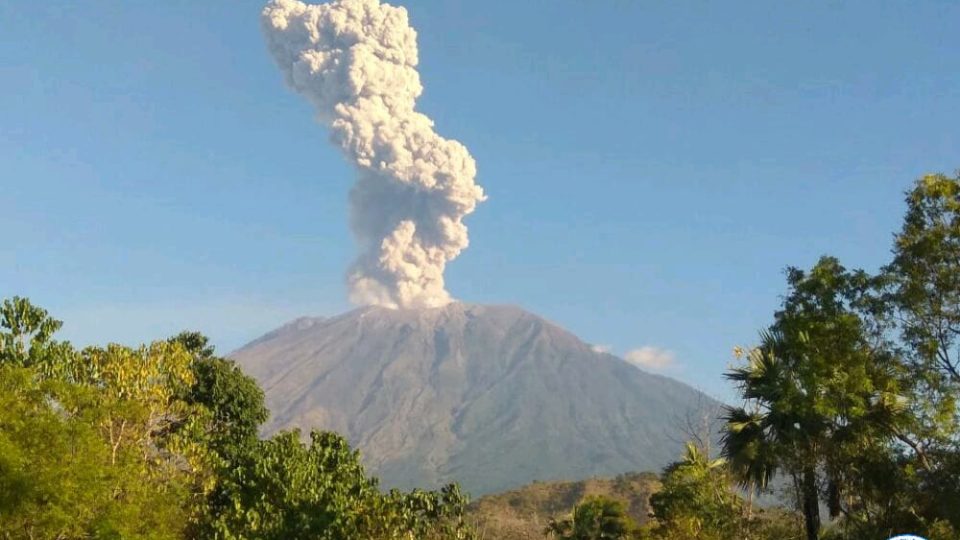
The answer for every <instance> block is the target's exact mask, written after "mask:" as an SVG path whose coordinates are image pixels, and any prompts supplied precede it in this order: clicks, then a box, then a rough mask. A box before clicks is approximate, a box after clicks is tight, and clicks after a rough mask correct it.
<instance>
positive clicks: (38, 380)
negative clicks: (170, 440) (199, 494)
mask: <svg viewBox="0 0 960 540" xmlns="http://www.w3.org/2000/svg"><path fill="white" fill-rule="evenodd" d="M112 414H114V412H113V411H112V410H111V406H110V405H109V404H107V403H106V402H105V401H104V400H103V396H102V395H101V393H100V391H99V389H97V388H94V387H88V386H82V385H77V384H71V383H67V382H64V381H58V380H51V379H46V380H45V379H43V378H42V377H40V376H39V374H38V373H37V371H36V370H35V369H34V368H23V367H17V366H10V365H4V366H0V537H3V538H59V539H64V540H73V539H77V540H79V539H81V538H145V539H174V538H179V537H181V534H182V532H183V528H184V525H185V523H186V522H187V519H188V517H189V515H188V511H187V508H186V505H185V504H184V503H185V501H186V500H187V497H188V489H187V484H186V482H184V481H183V475H180V474H161V471H159V470H156V469H153V468H150V467H146V466H145V465H147V463H146V462H144V459H143V457H142V455H141V454H140V452H139V449H137V448H134V447H132V446H124V447H122V448H119V449H117V448H114V447H113V446H112V445H110V444H109V442H108V441H106V440H105V439H104V437H103V434H102V432H101V429H100V426H101V425H103V422H104V421H105V419H106V418H108V417H110V416H111V415H112Z"/></svg>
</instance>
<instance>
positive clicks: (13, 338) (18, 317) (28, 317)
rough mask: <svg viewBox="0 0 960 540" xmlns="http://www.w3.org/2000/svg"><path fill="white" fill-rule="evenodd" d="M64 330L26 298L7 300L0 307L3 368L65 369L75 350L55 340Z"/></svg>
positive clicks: (0, 359)
mask: <svg viewBox="0 0 960 540" xmlns="http://www.w3.org/2000/svg"><path fill="white" fill-rule="evenodd" d="M61 326H63V323H62V322H61V321H58V320H57V319H54V318H53V317H51V316H50V314H49V313H47V311H46V310H45V309H43V308H40V307H38V306H34V305H33V304H31V303H30V301H29V300H28V299H26V298H21V297H19V296H14V297H13V298H8V299H5V300H4V301H3V304H2V306H0V328H2V329H3V330H2V331H0V364H8V365H16V366H21V367H33V366H40V367H41V368H43V369H45V370H46V371H52V370H54V369H56V367H57V366H63V365H64V364H65V363H66V362H67V361H68V359H69V356H70V355H71V354H72V353H73V348H72V347H71V346H70V344H69V343H60V342H57V341H56V340H54V339H53V335H54V334H55V333H56V332H57V330H59V329H60V327H61Z"/></svg>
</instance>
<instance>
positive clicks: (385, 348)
mask: <svg viewBox="0 0 960 540" xmlns="http://www.w3.org/2000/svg"><path fill="white" fill-rule="evenodd" d="M231 357H232V358H233V359H234V360H236V361H237V363H238V364H239V365H240V366H241V367H242V368H243V369H244V370H245V371H246V372H247V373H249V374H250V375H252V376H253V377H255V378H256V379H257V380H258V381H259V383H260V384H261V385H262V387H263V388H264V391H265V393H266V402H267V405H268V407H269V408H270V411H271V419H270V420H269V421H268V423H267V425H266V427H265V431H266V432H267V433H272V432H275V431H277V430H281V429H288V428H294V427H298V428H301V429H303V430H304V431H309V430H310V429H324V430H334V431H337V432H340V433H342V434H344V435H346V437H347V438H348V439H349V440H350V442H351V444H353V445H355V446H356V447H358V448H359V449H360V450H361V452H362V455H363V459H364V463H365V464H366V465H367V467H368V468H369V470H371V472H373V473H374V474H376V475H377V476H379V477H380V478H381V480H382V482H383V484H384V485H385V486H388V487H401V488H411V487H425V488H426V487H436V486H438V485H440V484H443V483H446V482H450V481H458V482H460V484H461V485H462V486H463V487H464V489H465V490H467V491H469V492H471V493H472V494H474V495H481V494H484V493H491V492H496V491H501V490H504V489H509V488H512V487H516V486H520V485H523V484H526V483H528V482H530V481H533V480H555V479H581V478H587V477H590V476H595V475H615V474H619V473H623V472H627V471H657V470H659V469H660V468H661V467H663V466H664V465H666V464H667V463H669V462H670V461H672V460H674V459H676V458H678V457H679V455H680V452H681V444H682V440H683V439H684V437H685V435H684V433H683V432H682V429H681V423H680V422H678V419H679V418H681V417H682V415H683V414H685V413H689V412H691V411H694V410H695V409H698V408H702V407H704V406H705V405H706V406H713V407H715V406H716V402H714V401H712V400H711V399H709V398H706V397H705V396H704V395H703V394H700V393H699V392H698V391H696V390H694V389H693V388H691V387H689V386H687V385H685V384H682V383H680V382H678V381H675V380H673V379H670V378H667V377H662V376H659V375H654V374H650V373H647V372H645V371H642V370H640V369H638V368H636V367H634V366H633V365H631V364H629V363H627V362H625V361H623V360H621V359H619V358H617V357H615V356H613V355H610V354H606V353H602V352H597V351H596V350H594V349H593V348H591V346H590V345H588V344H586V343H584V342H582V341H580V340H579V339H577V338H576V337H575V336H574V335H573V334H571V333H570V332H567V331H566V330H564V329H562V328H560V327H558V326H556V325H554V324H552V323H550V322H548V321H546V320H544V319H542V318H540V317H538V316H536V315H534V314H531V313H529V312H526V311H524V310H522V309H519V308H517V307H512V306H488V305H471V304H463V303H452V304H449V305H447V306H446V307H442V308H432V309H416V310H414V309H400V310H393V309H386V308H379V307H366V308H360V309H357V310H354V311H351V312H349V313H346V314H344V315H340V316H338V317H333V318H301V319H297V320H295V321H293V322H290V323H288V324H286V325H285V326H283V327H281V328H279V329H277V330H274V331H272V332H270V333H268V334H266V335H264V336H263V337H261V338H259V339H257V340H255V341H253V342H251V343H250V344H248V345H246V346H244V347H243V348H241V349H240V350H238V351H236V352H235V353H233V354H232V355H231Z"/></svg>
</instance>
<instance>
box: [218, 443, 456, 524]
mask: <svg viewBox="0 0 960 540" xmlns="http://www.w3.org/2000/svg"><path fill="white" fill-rule="evenodd" d="M222 482H223V483H222V490H221V491H220V494H219V496H220V497H222V500H221V501H220V505H219V507H218V512H217V513H216V515H215V519H214V520H213V521H212V522H211V523H210V530H209V531H208V533H207V536H210V537H215V538H223V539H240V538H251V537H255V538H260V539H264V540H270V539H277V540H281V539H288V538H315V539H318V540H347V539H352V538H368V539H399V538H411V539H412V538H418V539H420V538H423V539H428V538H438V539H439V538H444V539H448V538H449V539H467V538H471V532H470V530H469V528H468V527H467V526H466V524H465V522H464V520H463V512H464V508H465V505H466V499H465V498H464V497H463V496H462V494H460V492H459V489H457V488H456V487H455V486H448V487H447V488H444V489H443V490H441V491H440V492H425V491H419V490H417V491H413V492H411V493H406V494H405V493H400V492H399V491H390V492H389V493H387V494H383V493H381V492H380V490H379V487H378V482H377V480H376V479H375V478H370V477H367V476H366V475H365V473H364V470H363V466H362V465H361V464H360V461H359V456H358V453H357V452H355V451H353V450H351V449H350V446H349V445H348V444H347V442H346V441H345V440H344V439H343V438H342V437H340V436H339V435H336V434H334V433H329V432H313V433H311V435H310V444H309V445H304V444H303V443H302V442H301V440H300V434H299V432H297V431H289V432H283V433H280V434H277V435H275V436H274V437H273V438H271V439H267V440H263V441H259V443H258V445H257V447H256V448H255V449H254V450H253V451H250V452H248V453H245V454H244V456H242V458H241V461H239V462H238V463H237V464H236V465H235V467H234V468H233V469H232V470H231V471H227V476H226V477H225V478H223V480H222Z"/></svg>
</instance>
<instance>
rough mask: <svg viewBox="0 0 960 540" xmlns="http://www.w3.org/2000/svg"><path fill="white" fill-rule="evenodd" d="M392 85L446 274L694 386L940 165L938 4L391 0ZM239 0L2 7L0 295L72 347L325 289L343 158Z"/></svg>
mask: <svg viewBox="0 0 960 540" xmlns="http://www.w3.org/2000/svg"><path fill="white" fill-rule="evenodd" d="M403 5H405V6H407V7H408V9H409V11H410V16H411V20H412V23H413V25H414V26H415V27H416V28H417V31H418V33H419V45H420V58H421V77H422V79H423V83H424V86H425V88H426V91H425V93H424V95H423V97H422V98H421V101H420V107H419V108H420V110H422V111H423V112H425V113H426V114H428V115H430V116H431V117H433V118H434V120H435V121H436V124H437V125H436V128H437V131H438V132H439V133H440V134H441V135H443V136H445V137H448V138H455V139H458V140H460V141H461V142H463V143H464V144H466V145H467V147H468V148H469V149H470V151H471V153H472V154H473V155H474V157H475V158H476V159H477V162H478V167H479V174H478V182H479V183H480V184H482V185H483V187H484V189H485V190H486V192H487V193H488V194H489V196H490V198H489V200H488V201H487V202H485V203H483V204H482V205H481V206H480V207H479V209H478V211H477V212H476V213H475V214H473V215H472V216H470V217H469V218H468V225H469V226H470V234H471V247H470V248H469V249H468V250H467V251H466V252H465V253H464V254H463V255H462V256H461V257H460V258H459V259H457V260H456V261H454V262H453V264H452V265H451V266H450V267H449V268H448V271H447V282H448V288H449V289H450V290H451V291H452V292H453V294H454V295H455V296H457V297H458V298H460V299H463V300H466V301H470V302H481V303H511V304H518V305H521V306H523V307H525V308H528V309H530V310H532V311H534V312H537V313H539V314H541V315H543V316H545V317H547V318H549V319H551V320H553V321H555V322H557V323H559V324H561V325H563V326H565V327H567V328H568V329H570V330H572V331H573V332H574V333H576V334H578V335H579V336H580V337H581V338H583V339H584V340H586V341H588V342H591V343H597V344H604V345H609V346H611V347H612V348H613V351H614V352H616V353H618V354H626V352H627V351H629V350H631V349H636V348H639V347H642V346H650V347H656V348H657V349H664V350H669V351H672V353H673V355H674V357H675V358H676V363H675V364H674V365H673V366H671V367H670V368H668V369H667V371H666V372H667V373H668V374H671V375H673V376H676V377H678V378H680V379H682V380H685V381H687V382H689V383H691V384H694V385H695V386H698V387H700V388H702V389H705V390H707V391H708V392H710V393H712V394H714V395H718V396H721V397H729V396H730V395H731V394H730V392H729V390H728V389H727V387H726V383H725V382H724V381H723V380H722V378H721V376H720V374H721V373H722V372H723V370H724V369H725V366H726V365H727V363H728V362H729V361H730V358H731V353H730V351H731V348H732V347H733V346H734V345H736V344H749V343H750V342H751V341H752V340H753V339H754V337H755V335H756V331H757V330H758V329H759V328H761V327H762V326H764V325H765V324H767V323H768V322H769V321H770V317H771V314H772V312H773V310H774V309H775V308H776V306H777V303H778V300H779V298H778V297H779V295H780V294H782V293H783V291H784V287H783V274H782V270H783V268H784V267H785V266H787V265H797V266H809V265H810V264H812V263H813V262H814V261H815V260H816V258H817V257H818V256H819V255H821V254H824V253H830V254H833V255H836V256H838V257H840V258H841V260H842V261H844V262H845V263H846V264H847V265H848V266H856V267H864V268H867V269H875V268H876V267H878V266H879V265H881V264H883V263H884V262H885V261H886V260H887V257H888V253H889V247H890V242H891V235H892V233H893V232H894V231H895V230H896V228H897V227H898V226H899V221H900V218H901V214H902V211H903V204H902V192H903V191H904V190H905V189H906V188H907V187H908V186H909V184H910V183H911V182H912V180H913V179H914V178H916V177H918V176H919V175H921V174H923V173H925V172H932V171H944V172H951V171H953V170H954V169H956V168H957V167H960V127H958V126H960V45H958V44H957V42H956V28H957V26H958V25H960V4H958V3H956V2H946V1H944V2H933V1H930V2H923V1H918V2H884V3H878V2H867V1H860V2H857V1H850V2H832V1H831V2H826V1H822V2H804V3H789V4H787V3H776V4H775V3H769V2H760V1H756V2H724V3H720V2H715V3H705V2H629V1H625V0H607V1H600V2H584V1H559V0H557V1H552V2H516V1H501V0H491V1H486V2H466V1H459V0H448V1H443V2H438V1H432V2H427V1H412V0H411V1H410V2H406V3H403ZM261 7H262V6H261V4H260V3H259V2H236V1H229V2H228V1H212V0H210V1H204V2H150V3H148V2H123V3H121V2H84V3H81V2H21V1H15V2H5V3H2V4H0V28H2V31H0V208H2V210H0V231H3V247H2V248H0V296H4V297H7V296H11V295H14V294H19V295H25V296H29V297H30V298H31V299H33V300H34V301H35V302H37V303H39V304H41V305H43V306H45V307H47V308H48V309H49V310H50V311H52V312H53V313H54V314H55V315H57V316H58V317H60V318H62V319H65V320H66V323H67V324H66V326H65V328H64V331H63V335H64V336H65V337H67V338H69V339H71V340H74V341H75V342H77V343H81V344H87V343H98V342H104V341H106V340H119V341H123V342H128V343H132V342H137V341H142V340H149V339H152V338H157V337H162V336H165V335H168V334H170V333H173V332H175V331H177V330H179V329H181V328H187V327H189V328H197V329H200V330H202V331H204V332H206V333H207V334H209V335H210V336H211V337H212V338H213V339H214V341H215V342H216V343H217V344H218V346H220V348H221V349H222V350H223V351H224V352H225V351H227V350H230V349H232V348H234V347H237V346H239V345H241V344H243V343H244V342H245V341H247V340H249V339H252V338H254V337H256V336H257V335H259V334H260V333H263V332H265V331H267V330H270V329H271V328H273V327H275V326H278V325H279V324H281V323H282V322H285V321H286V320H288V319H290V318H293V317H295V316H298V315H302V314H317V315H331V314H336V313H339V312H342V311H344V310H346V309H349V307H350V306H349V304H348V303H347V300H346V288H345V286H344V272H345V270H346V268H347V265H348V264H349V262H350V260H351V259H352V257H353V255H354V253H355V252H354V246H353V244H352V240H351V237H350V234H349V232H348V229H347V205H346V197H347V190H348V189H349V187H350V185H351V184H352V181H353V173H352V170H351V168H350V167H349V166H348V165H347V164H346V162H345V161H344V160H343V158H342V157H341V156H340V154H339V153H338V151H337V150H336V149H334V148H333V147H332V146H330V145H329V144H328V143H327V132H326V129H325V128H324V127H322V126H320V125H319V124H317V123H316V122H314V121H313V119H312V115H313V113H312V111H311V108H310V106H309V105H308V104H307V103H306V102H305V101H304V100H302V99H301V98H300V97H298V96H296V95H294V94H293V93H292V92H290V91H289V90H287V89H286V88H285V87H284V85H283V83H282V80H281V76H280V72H279V71H278V70H277V68H276V67H275V66H274V65H273V64H272V61H271V60H270V58H269V57H268V54H267V51H266V48H265V45H264V41H263V38H262V36H261V34H260V31H259V26H258V24H259V23H258V14H259V11H260V9H261Z"/></svg>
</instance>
